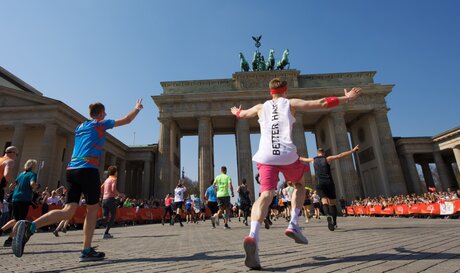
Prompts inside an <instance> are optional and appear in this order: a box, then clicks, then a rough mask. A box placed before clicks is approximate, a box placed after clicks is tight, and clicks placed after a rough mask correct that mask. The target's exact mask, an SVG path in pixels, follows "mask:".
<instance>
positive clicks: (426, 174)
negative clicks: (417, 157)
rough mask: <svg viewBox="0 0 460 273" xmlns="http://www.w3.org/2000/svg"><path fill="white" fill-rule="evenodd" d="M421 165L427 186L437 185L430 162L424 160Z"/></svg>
mask: <svg viewBox="0 0 460 273" xmlns="http://www.w3.org/2000/svg"><path fill="white" fill-rule="evenodd" d="M420 165H421V166H422V172H423V178H425V184H426V188H428V187H435V185H434V181H433V176H432V175H431V170H430V164H429V163H428V162H423V163H421V164H420Z"/></svg>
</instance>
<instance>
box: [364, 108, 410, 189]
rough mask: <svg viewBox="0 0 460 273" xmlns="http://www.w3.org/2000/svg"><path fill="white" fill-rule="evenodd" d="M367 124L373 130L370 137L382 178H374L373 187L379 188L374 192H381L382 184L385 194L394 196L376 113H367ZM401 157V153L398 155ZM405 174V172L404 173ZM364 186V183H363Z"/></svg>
mask: <svg viewBox="0 0 460 273" xmlns="http://www.w3.org/2000/svg"><path fill="white" fill-rule="evenodd" d="M367 120H368V122H367V124H366V126H368V127H369V129H370V132H371V137H370V142H371V145H372V149H373V151H374V153H375V161H376V164H377V170H378V175H379V178H380V179H376V180H374V185H373V186H372V187H371V188H373V189H379V190H377V192H374V193H373V194H380V191H381V190H380V189H381V186H383V191H384V192H385V196H387V197H390V196H392V195H391V194H392V193H391V189H390V183H389V182H388V174H387V171H386V165H385V160H384V158H383V151H382V145H381V144H380V137H379V130H378V128H377V123H376V121H375V117H374V115H367ZM361 148H363V147H361ZM398 159H399V155H398ZM403 175H404V173H403ZM379 181H381V184H382V185H381V186H380V185H376V184H375V183H379V184H380V182H379ZM363 186H364V185H363ZM365 186H366V188H367V189H368V188H369V187H368V186H369V185H365Z"/></svg>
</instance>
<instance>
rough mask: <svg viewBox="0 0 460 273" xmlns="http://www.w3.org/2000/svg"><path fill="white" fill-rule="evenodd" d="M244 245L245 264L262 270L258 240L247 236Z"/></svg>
mask: <svg viewBox="0 0 460 273" xmlns="http://www.w3.org/2000/svg"><path fill="white" fill-rule="evenodd" d="M243 247H244V251H245V253H246V256H245V259H244V265H246V266H247V267H249V268H251V269H255V270H260V269H261V266H260V260H259V253H258V250H257V242H256V240H255V239H254V238H252V237H250V236H247V237H245V238H244V240H243Z"/></svg>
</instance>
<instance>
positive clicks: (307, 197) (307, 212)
mask: <svg viewBox="0 0 460 273" xmlns="http://www.w3.org/2000/svg"><path fill="white" fill-rule="evenodd" d="M310 206H311V195H310V190H309V189H305V201H303V213H304V215H305V223H308V222H309V221H310Z"/></svg>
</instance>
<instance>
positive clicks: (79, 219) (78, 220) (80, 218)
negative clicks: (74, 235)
mask: <svg viewBox="0 0 460 273" xmlns="http://www.w3.org/2000/svg"><path fill="white" fill-rule="evenodd" d="M85 217H86V207H83V206H78V208H77V210H76V211H75V214H74V215H73V217H72V223H74V224H79V225H80V224H83V223H84V222H85Z"/></svg>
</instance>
